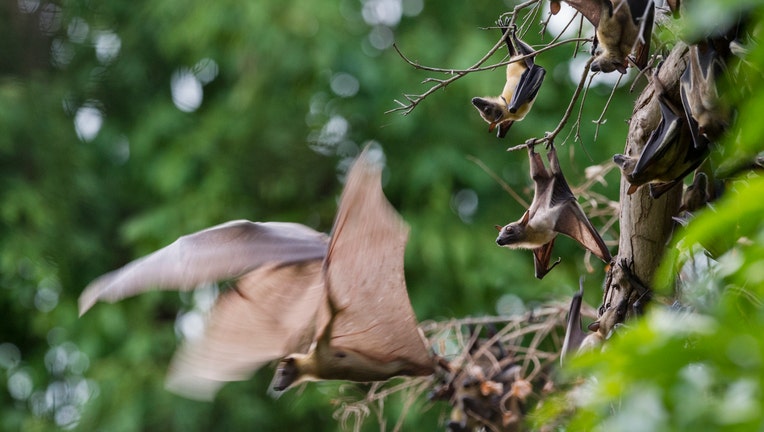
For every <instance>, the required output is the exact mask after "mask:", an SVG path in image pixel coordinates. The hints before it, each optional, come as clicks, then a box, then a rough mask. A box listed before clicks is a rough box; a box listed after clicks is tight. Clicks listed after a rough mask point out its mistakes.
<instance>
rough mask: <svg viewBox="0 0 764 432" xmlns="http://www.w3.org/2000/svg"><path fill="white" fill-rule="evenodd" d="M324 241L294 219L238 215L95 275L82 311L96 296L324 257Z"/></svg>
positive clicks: (110, 297) (178, 285) (188, 284)
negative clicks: (258, 219) (255, 218)
mask: <svg viewBox="0 0 764 432" xmlns="http://www.w3.org/2000/svg"><path fill="white" fill-rule="evenodd" d="M327 242H328V238H327V237H326V235H324V234H321V233H318V232H316V231H314V230H312V229H311V228H308V227H306V226H304V225H300V224H295V223H281V222H265V223H258V222H249V221H244V220H239V221H232V222H228V223H224V224H222V225H217V226H215V227H212V228H208V229H205V230H203V231H199V232H197V233H194V234H190V235H187V236H183V237H181V238H179V239H178V240H176V241H175V242H173V243H172V244H170V245H169V246H166V247H164V248H162V249H160V250H158V251H156V252H154V253H152V254H150V255H147V256H145V257H143V258H140V259H138V260H135V261H133V262H131V263H129V264H127V265H126V266H124V267H122V268H121V269H118V270H115V271H113V272H111V273H107V274H105V275H103V276H101V277H99V278H97V279H96V280H94V281H93V282H91V283H90V285H88V286H87V287H86V288H85V290H84V291H83V292H82V294H81V295H80V299H79V306H80V315H82V314H84V313H85V312H86V311H87V310H88V309H90V308H91V307H92V306H93V305H94V304H95V303H96V302H97V301H107V302H115V301H118V300H120V299H123V298H125V297H129V296H133V295H136V294H139V293H141V292H143V291H146V290H149V289H152V288H159V289H178V290H190V289H193V288H195V287H196V286H198V285H199V284H202V283H205V282H215V281H219V280H224V279H234V278H237V277H239V276H241V275H243V274H245V273H247V272H250V271H252V270H254V269H256V268H258V267H260V266H262V265H264V264H266V263H272V264H277V265H287V264H295V263H301V262H305V261H312V260H322V259H323V258H324V256H325V254H326V244H327Z"/></svg>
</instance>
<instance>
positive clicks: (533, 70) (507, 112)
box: [472, 21, 546, 138]
mask: <svg viewBox="0 0 764 432" xmlns="http://www.w3.org/2000/svg"><path fill="white" fill-rule="evenodd" d="M497 24H498V25H499V28H500V29H501V34H502V35H504V41H505V42H506V44H507V49H508V50H509V59H510V62H511V63H509V64H508V65H507V81H506V83H505V84H504V89H503V90H502V91H501V95H499V96H496V97H484V98H481V97H475V98H472V105H474V106H475V108H477V110H478V112H479V113H480V116H481V117H483V120H485V121H486V122H488V125H489V126H488V131H489V132H492V131H493V130H494V129H495V128H496V127H497V126H498V130H497V133H496V135H497V136H498V137H499V138H504V137H505V136H506V135H507V132H508V131H509V128H510V127H511V126H512V124H513V123H514V122H516V121H520V120H522V119H524V118H525V116H526V115H527V114H528V112H529V111H530V110H531V107H532V106H533V102H534V101H535V100H536V95H537V94H538V91H539V89H540V88H541V83H542V82H543V81H544V75H545V74H546V70H545V69H544V68H543V67H541V66H539V65H537V64H536V63H534V61H533V56H532V55H531V54H533V53H534V52H535V51H534V50H533V48H531V47H530V46H529V45H528V44H526V43H525V42H523V41H521V40H520V39H519V38H518V37H517V28H516V27H515V26H514V25H513V26H512V27H508V23H507V22H502V21H499V22H498V23H497ZM522 56H528V57H525V58H524V59H522V60H518V58H520V57H522Z"/></svg>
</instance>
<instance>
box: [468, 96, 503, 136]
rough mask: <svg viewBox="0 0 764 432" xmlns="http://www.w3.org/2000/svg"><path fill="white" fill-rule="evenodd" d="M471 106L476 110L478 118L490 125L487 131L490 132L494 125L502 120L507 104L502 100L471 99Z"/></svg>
mask: <svg viewBox="0 0 764 432" xmlns="http://www.w3.org/2000/svg"><path fill="white" fill-rule="evenodd" d="M472 105H474V106H475V108H477V110H478V113H480V117H483V120H485V121H486V122H488V124H489V125H490V126H489V127H488V131H489V132H491V131H493V129H494V128H495V127H496V125H497V124H498V123H499V122H501V120H503V119H504V117H505V115H506V114H507V102H506V101H505V100H504V99H502V98H500V97H499V98H481V97H474V98H472Z"/></svg>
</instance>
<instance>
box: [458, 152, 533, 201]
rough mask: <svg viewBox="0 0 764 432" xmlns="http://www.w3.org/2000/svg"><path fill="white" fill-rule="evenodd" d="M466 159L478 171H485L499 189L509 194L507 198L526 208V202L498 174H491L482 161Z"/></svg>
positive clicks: (473, 158)
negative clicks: (475, 166)
mask: <svg viewBox="0 0 764 432" xmlns="http://www.w3.org/2000/svg"><path fill="white" fill-rule="evenodd" d="M466 157H467V160H469V161H472V162H474V163H475V165H477V166H479V167H480V169H482V170H483V171H485V173H486V174H488V175H489V176H490V177H491V178H492V179H493V180H494V181H495V182H496V183H498V184H499V186H501V188H502V189H504V190H505V191H506V192H507V193H508V194H509V196H511V197H512V198H513V199H514V200H515V201H517V203H518V204H520V205H521V206H522V207H523V208H528V202H526V201H525V200H524V199H523V198H522V197H521V196H520V195H519V194H518V193H517V192H515V190H514V189H512V187H511V186H510V185H509V184H507V182H505V181H504V179H502V178H501V177H499V176H498V174H496V173H495V172H493V170H491V168H489V167H488V165H486V164H485V163H483V161H481V160H480V159H478V158H477V157H475V156H472V155H467V156H466Z"/></svg>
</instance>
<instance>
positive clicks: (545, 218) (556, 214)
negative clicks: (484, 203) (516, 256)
mask: <svg viewBox="0 0 764 432" xmlns="http://www.w3.org/2000/svg"><path fill="white" fill-rule="evenodd" d="M528 156H529V157H530V166H531V169H530V171H531V178H532V179H533V182H534V185H535V188H534V194H533V202H532V203H531V206H530V208H529V209H528V210H527V211H526V212H525V214H523V217H522V218H520V220H519V221H517V222H512V223H510V224H508V225H505V226H504V227H503V228H499V227H498V226H497V228H499V236H498V238H497V239H496V243H497V244H498V245H499V246H506V247H509V248H513V249H515V248H522V249H532V250H533V258H534V264H535V269H536V277H537V278H539V279H542V278H543V277H544V276H545V275H546V274H547V273H548V272H549V270H551V269H552V268H554V266H556V265H557V264H558V263H559V262H560V260H559V259H558V260H557V261H556V262H555V263H554V264H552V266H551V267H550V266H549V262H550V260H551V257H552V247H553V246H554V239H555V238H556V237H557V234H558V233H561V234H565V235H566V236H568V237H571V238H573V239H574V240H576V241H577V242H578V243H580V244H581V246H583V247H585V248H586V249H588V250H590V251H591V252H592V253H593V254H594V255H596V256H597V257H599V258H600V259H601V260H603V261H605V262H609V261H610V259H611V257H610V252H609V251H608V249H607V246H605V242H604V241H603V240H602V237H600V235H599V233H598V232H597V230H596V229H594V227H593V226H592V224H591V222H589V219H588V218H587V217H586V215H585V214H584V211H583V209H582V208H581V206H580V205H579V204H578V202H577V201H576V197H575V196H574V195H573V192H571V190H570V187H569V186H568V182H567V181H566V180H565V176H563V174H562V171H561V170H560V162H559V161H558V160H557V151H556V150H555V148H554V145H550V148H549V151H548V152H547V158H548V159H549V170H547V168H546V167H545V166H544V161H542V160H541V155H539V154H538V153H536V152H535V151H534V150H533V146H530V145H529V146H528Z"/></svg>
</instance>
